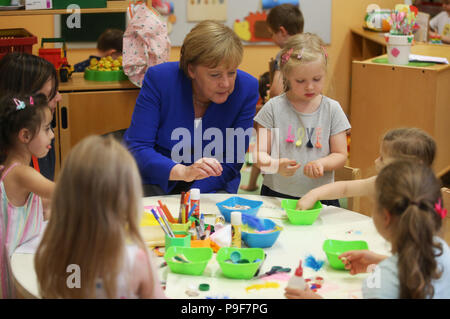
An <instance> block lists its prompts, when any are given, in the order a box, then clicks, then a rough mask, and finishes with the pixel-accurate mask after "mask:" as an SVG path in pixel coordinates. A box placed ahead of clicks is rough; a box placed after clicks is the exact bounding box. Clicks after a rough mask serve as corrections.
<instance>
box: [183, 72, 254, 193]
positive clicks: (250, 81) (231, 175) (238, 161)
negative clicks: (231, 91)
mask: <svg viewBox="0 0 450 319" xmlns="http://www.w3.org/2000/svg"><path fill="white" fill-rule="evenodd" d="M239 74H240V77H239V81H240V83H239V86H238V87H237V88H236V89H238V90H240V92H239V94H238V102H239V103H240V104H241V105H240V108H241V110H240V112H239V115H238V117H237V118H236V120H235V122H234V123H233V126H232V127H233V128H235V129H236V128H242V129H243V130H244V131H246V130H248V129H251V128H253V118H254V116H255V113H256V103H257V102H258V98H259V95H258V81H257V80H256V79H255V78H253V77H252V76H250V75H249V74H246V73H244V72H242V71H239ZM241 82H242V83H241ZM224 135H225V134H224ZM250 137H251V135H246V137H245V151H246V150H248V146H249V144H250ZM230 142H231V141H229V140H228V141H227V143H230ZM226 159H227V155H226V154H225V156H224V161H225V162H224V163H221V164H222V168H223V172H222V175H221V176H217V177H208V178H205V179H202V180H198V181H195V182H194V184H193V185H192V187H196V188H200V190H201V192H202V193H215V192H217V191H219V190H226V191H227V192H228V193H232V194H235V193H237V191H238V187H239V183H240V180H241V174H240V170H241V168H242V164H243V163H244V161H245V152H244V153H242V152H240V151H239V150H238V145H237V144H234V157H233V163H227V162H230V158H228V160H226Z"/></svg>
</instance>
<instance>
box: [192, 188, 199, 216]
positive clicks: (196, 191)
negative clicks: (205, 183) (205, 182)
mask: <svg viewBox="0 0 450 319" xmlns="http://www.w3.org/2000/svg"><path fill="white" fill-rule="evenodd" d="M190 193H191V203H190V204H191V207H194V204H197V207H196V208H195V210H194V212H193V213H192V215H193V216H196V217H197V218H199V217H200V189H199V188H191V190H190Z"/></svg>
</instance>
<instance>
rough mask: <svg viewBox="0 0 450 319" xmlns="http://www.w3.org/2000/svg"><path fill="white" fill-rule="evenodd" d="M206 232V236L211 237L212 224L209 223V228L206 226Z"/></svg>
mask: <svg viewBox="0 0 450 319" xmlns="http://www.w3.org/2000/svg"><path fill="white" fill-rule="evenodd" d="M205 234H206V238H209V235H211V225H208V228H206V231H205Z"/></svg>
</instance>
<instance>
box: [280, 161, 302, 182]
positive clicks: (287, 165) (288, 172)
mask: <svg viewBox="0 0 450 319" xmlns="http://www.w3.org/2000/svg"><path fill="white" fill-rule="evenodd" d="M277 164H278V174H280V175H282V176H285V177H289V176H292V175H294V174H295V172H296V171H297V170H298V169H299V168H300V166H301V164H300V163H299V164H297V161H295V160H291V159H289V158H280V159H279V160H278V163H277Z"/></svg>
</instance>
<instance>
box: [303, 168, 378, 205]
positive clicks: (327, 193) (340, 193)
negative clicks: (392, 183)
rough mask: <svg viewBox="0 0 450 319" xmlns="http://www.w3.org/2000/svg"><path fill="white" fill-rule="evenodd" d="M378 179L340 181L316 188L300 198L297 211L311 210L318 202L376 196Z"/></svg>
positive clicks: (374, 177)
mask: <svg viewBox="0 0 450 319" xmlns="http://www.w3.org/2000/svg"><path fill="white" fill-rule="evenodd" d="M376 178H377V177H376V176H372V177H369V178H366V179H358V180H355V181H340V182H335V183H330V184H325V185H322V186H320V187H317V188H314V189H312V190H310V191H309V192H308V193H306V194H305V195H304V196H302V198H300V200H299V201H298V203H297V209H299V210H305V209H310V208H311V207H313V206H314V204H315V203H316V202H317V201H318V200H327V199H337V198H347V197H357V196H372V195H374V194H375V179H376Z"/></svg>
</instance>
